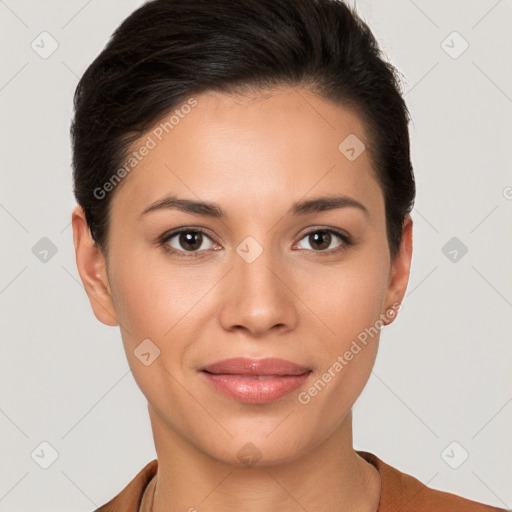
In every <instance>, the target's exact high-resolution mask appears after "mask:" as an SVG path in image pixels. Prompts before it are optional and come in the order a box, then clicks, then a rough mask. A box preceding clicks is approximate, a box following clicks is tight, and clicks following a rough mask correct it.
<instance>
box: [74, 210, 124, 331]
mask: <svg viewBox="0 0 512 512" xmlns="http://www.w3.org/2000/svg"><path fill="white" fill-rule="evenodd" d="M71 223H72V225H73V244H74V246H75V256H76V266H77V269H78V273H79V274H80V279H81V280H82V283H83V285H84V288H85V292H86V293H87V296H88V297H89V302H90V303H91V306H92V310H93V312H94V315H95V316H96V318H97V319H98V320H99V321H100V322H102V323H104V324H105V325H110V326H115V325H118V322H117V318H116V314H115V310H114V303H113V301H112V296H111V291H110V285H109V282H108V276H107V267H106V262H105V259H104V257H103V253H102V252H101V250H100V249H99V247H98V246H97V245H96V243H95V241H94V240H93V238H92V236H91V232H90V230H89V226H88V225H87V221H86V219H85V213H84V211H83V209H82V207H81V206H77V207H76V208H75V209H74V210H73V213H72V216H71Z"/></svg>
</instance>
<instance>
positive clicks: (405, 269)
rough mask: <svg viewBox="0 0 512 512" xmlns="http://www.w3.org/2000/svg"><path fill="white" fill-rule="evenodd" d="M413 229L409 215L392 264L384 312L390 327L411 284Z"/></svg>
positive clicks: (386, 322) (405, 220)
mask: <svg viewBox="0 0 512 512" xmlns="http://www.w3.org/2000/svg"><path fill="white" fill-rule="evenodd" d="M412 227H413V222H412V218H411V216H410V215H409V214H408V215H407V216H406V217H405V219H404V223H403V226H402V243H401V246H400V250H399V253H398V254H397V256H396V258H395V259H394V261H393V262H392V264H391V271H390V279H389V286H388V293H387V296H386V302H385V310H384V311H383V315H384V316H385V320H384V324H385V325H389V324H391V323H392V322H393V321H394V320H395V318H396V316H397V314H398V311H399V309H401V304H402V301H403V298H404V296H405V291H406V289H407V284H408V282H409V273H410V270H411V261H412Z"/></svg>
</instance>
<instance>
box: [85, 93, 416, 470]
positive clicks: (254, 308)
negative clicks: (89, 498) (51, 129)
mask: <svg viewBox="0 0 512 512" xmlns="http://www.w3.org/2000/svg"><path fill="white" fill-rule="evenodd" d="M194 99H195V101H191V102H189V105H193V106H192V107H191V108H185V109H181V110H180V109H179V108H178V111H179V112H178V113H177V114H175V115H176V117H175V118H173V121H172V122H170V123H169V124H167V125H160V123H158V124H157V125H155V127H154V128H152V130H150V131H149V132H148V133H147V134H146V135H144V136H143V137H141V138H140V140H139V141H138V143H137V144H135V145H134V150H135V151H138V152H137V155H138V160H137V164H136V166H134V167H133V169H132V170H131V171H130V173H129V174H128V175H127V176H126V177H125V178H124V179H123V182H122V183H121V185H118V186H119V190H117V191H116V194H115V196H114V198H113V201H112V204H111V218H110V227H109V242H108V243H109V251H110V252H109V258H108V262H107V263H108V266H107V269H106V271H107V273H106V274H102V279H103V278H104V279H105V283H106V289H107V290H108V293H105V294H103V295H101V294H96V292H95V291H94V289H93V288H89V287H88V288H87V289H88V293H89V295H90V298H91V305H92V307H93V309H94V311H95V314H96V316H97V317H98V318H99V319H100V320H101V321H103V322H104V323H108V324H109V325H115V324H116V323H119V325H120V328H121V333H122V338H123V343H124V346H125V349H126V354H127V358H128V362H129V365H130V368H131V370H132V373H133V376H134V378H135V380H136V381H137V383H138V385H139V386H140V388H141V390H142V392H143V393H144V395H145V396H146V398H147V400H148V403H149V408H150V413H151V414H152V419H153V420H155V421H158V422H159V423H160V424H162V425H165V426H166V428H167V429H168V430H169V432H171V433H172V435H173V436H179V437H180V438H181V439H182V440H185V441H188V443H190V445H192V446H193V447H194V448H196V449H199V450H200V451H202V452H203V453H206V454H209V455H211V456H213V457H215V458H217V459H219V460H223V461H225V462H228V463H230V464H241V463H242V462H241V461H242V458H241V454H243V453H244V450H245V451H247V450H249V451H250V450H254V451H255V452H257V454H258V455H257V458H261V460H262V461H263V462H267V463H277V462H279V461H287V460H292V459H293V458H295V457H299V456H300V455H301V454H304V453H306V452H307V451H308V450H310V449H311V448H313V447H314V446H316V445H318V444H319V443H321V442H322V441H324V440H326V439H327V438H329V437H330V436H331V435H332V434H333V433H334V432H335V431H336V430H337V429H340V428H341V426H342V424H343V422H344V420H346V418H347V417H348V416H347V413H348V412H349V411H350V409H351V406H352V405H353V403H354V402H355V400H356V399H357V397H358V396H359V394H360V393H361V391H362V389H363V388H364V386H365V384H366V382H367V380H368V378H369V375H370V372H371V369H372V366H373V363H374V360H375V356H376V353H377V347H378V339H379V334H378V327H380V326H382V324H386V323H390V322H391V321H392V320H393V318H394V315H395V313H396V311H397V309H396V303H399V302H400V301H401V300H402V297H403V294H404V292H405V288H406V285H407V279H408V273H409V265H410V240H411V234H410V229H409V228H410V227H411V225H410V223H408V224H407V226H408V227H407V229H406V230H405V240H406V241H408V249H407V250H406V251H403V252H402V253H401V255H400V256H399V257H398V258H397V259H396V260H395V261H394V262H393V263H392V262H391V261H390V255H389V248H388V245H387V238H386V224H385V210H384V196H383V193H382V190H381V188H380V186H379V184H378V182H377V181H376V179H375V177H374V173H373V171H372V169H371V163H370V159H369V154H368V151H366V150H364V147H363V145H362V144H366V143H367V142H366V141H367V136H366V133H365V129H364V126H363V125H362V122H361V121H360V120H359V118H358V117H357V116H356V115H355V114H353V113H351V112H350V111H349V110H346V109H344V108H343V107H340V106H336V105H334V104H332V103H330V102H329V101H327V100H324V99H321V98H319V97H317V96H315V95H313V94H311V93H309V92H307V91H306V90H305V89H292V88H282V89H276V90H275V91H273V92H272V94H268V95H266V96H261V97H260V96H258V97H256V96H251V97H250V98H248V97H244V96H236V97H235V96H232V95H231V96H230V95H227V94H221V93H214V92H209V93H204V94H201V95H198V96H197V97H195V98H194ZM169 117H170V114H169V116H166V117H165V118H164V119H163V120H162V121H163V122H164V123H165V122H166V121H168V120H169ZM164 126H165V128H164ZM167 132H168V133H167ZM148 137H149V138H148ZM347 137H348V139H347ZM344 141H345V142H344ZM340 144H341V146H340ZM144 145H146V147H147V148H148V150H147V151H145V150H142V151H140V148H141V147H142V146H144ZM142 153H144V156H142ZM132 164H133V162H132ZM168 196H173V197H174V198H177V199H183V200H189V201H194V202H206V203H209V204H210V203H215V205H217V207H218V210H221V211H222V216H217V215H212V214H211V212H210V209H207V208H206V207H205V208H203V209H196V213H194V212H192V211H184V210H182V209H180V208H177V207H176V206H174V207H168V208H165V207H161V208H153V209H152V210H151V211H148V212H146V213H144V211H145V210H147V209H148V208H149V207H151V206H152V205H155V204H156V203H157V202H159V201H161V200H163V199H164V198H166V197H168ZM331 196H346V198H349V199H350V201H357V202H358V203H360V205H361V206H357V205H356V206H354V205H351V204H349V202H347V204H346V205H345V206H341V207H340V204H337V205H335V206H336V207H333V208H326V207H321V206H320V207H318V204H317V207H316V208H315V205H314V204H313V205H312V206H311V207H303V208H297V207H296V205H297V204H299V205H300V204H301V203H306V202H309V201H312V200H314V199H318V198H324V199H325V198H327V197H331ZM168 206H169V205H168ZM170 206H172V205H170ZM324 206H325V205H324ZM294 209H295V210H297V211H294ZM178 228H180V229H181V228H186V232H185V233H182V234H181V235H180V234H179V233H178V234H175V233H172V231H173V230H177V229H178ZM198 230H200V231H202V232H203V233H202V234H201V233H198V232H197V231H198ZM337 233H340V235H338V234H337ZM164 235H165V236H167V240H164V238H165V236H164ZM344 237H346V238H344ZM98 277H100V274H98ZM107 277H108V283H107V281H106V279H107ZM95 294H96V295H95ZM109 294H111V296H110V295H109ZM93 295H94V296H93ZM393 304H395V309H394V310H392V312H391V313H387V311H388V310H389V309H390V308H392V306H393ZM107 311H108V312H110V315H111V316H108V314H107ZM112 318H115V321H113V320H112ZM376 328H377V329H376ZM148 340H150V341H148ZM357 347H359V350H358V348H357ZM240 357H241V358H250V359H261V358H279V359H284V360H287V361H290V362H293V363H295V364H297V365H300V367H302V368H303V370H304V369H305V370H307V372H306V374H305V376H303V377H300V378H299V377H297V376H296V377H290V376H289V375H288V377H286V376H281V377H279V378H275V377H274V378H273V379H272V378H271V379H268V380H266V381H265V380H260V379H257V380H254V379H247V378H243V379H241V378H235V377H229V376H228V377H211V376H210V377H208V376H207V374H206V373H205V372H204V371H202V369H203V368H204V367H205V366H208V365H211V364H212V363H215V362H217V361H221V360H225V359H231V358H240ZM267 369H268V368H267ZM220 373H222V371H221V372H220ZM232 373H240V372H236V371H233V372H232ZM270 373H271V372H270ZM285 373H286V372H285ZM289 373H290V372H288V374H289ZM300 373H304V371H301V372H300ZM218 380H223V381H224V382H227V386H228V391H226V390H225V389H224V391H222V390H220V391H219V389H218V388H217V387H216V386H215V385H214V381H218ZM265 382H266V383H265ZM315 383H316V385H315ZM292 384H293V385H292ZM257 386H259V388H258V387H257ZM287 386H288V388H294V386H298V387H295V388H294V389H292V390H291V391H288V392H287V393H284V394H283V393H280V392H279V390H280V389H282V388H285V387H287ZM288 388H287V389H288ZM229 390H231V391H229ZM247 443H252V444H251V445H248V444H247ZM244 447H245V448H244ZM248 447H249V448H248Z"/></svg>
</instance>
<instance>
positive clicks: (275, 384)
mask: <svg viewBox="0 0 512 512" xmlns="http://www.w3.org/2000/svg"><path fill="white" fill-rule="evenodd" d="M200 373H201V374H202V375H204V377H205V378H206V380H207V382H208V383H209V384H210V385H211V386H212V387H213V389H215V390H216V391H217V392H219V393H221V394H223V395H225V396H228V397H230V398H232V399H234V400H236V401H238V402H243V403H247V404H266V403H271V402H275V401H276V400H279V399H280V398H282V397H284V396H286V395H288V394H289V393H291V392H292V391H294V390H296V389H297V388H298V387H300V386H301V385H303V384H304V382H305V381H306V380H307V379H308V378H309V376H310V374H311V373H312V369H311V368H308V367H305V366H302V365H298V364H296V363H293V362H291V361H287V360H284V359H276V358H265V359H248V358H234V359H225V360H223V361H217V362H216V363H213V364H210V365H208V366H205V367H203V368H201V371H200Z"/></svg>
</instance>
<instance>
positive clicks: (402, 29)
mask: <svg viewBox="0 0 512 512" xmlns="http://www.w3.org/2000/svg"><path fill="white" fill-rule="evenodd" d="M352 3H353V1H352ZM140 4H141V2H140V1H135V0H115V1H114V0H109V1H108V2H107V1H105V0H103V1H100V0H89V1H84V0H72V1H70V0H68V1H64V0H62V1H55V0H54V1H49V0H46V1H36V0H32V1H28V0H0V34H1V35H0V51H1V71H0V108H1V119H0V126H1V138H0V141H1V148H2V159H1V180H2V184H1V190H0V222H1V230H2V239H3V240H4V242H3V243H2V245H1V249H0V250H1V261H2V265H1V268H0V307H1V334H2V345H1V359H0V364H1V367H0V379H1V385H2V387H1V404H0V413H1V414H0V431H1V445H0V446H1V449H2V454H1V457H0V460H1V462H2V464H1V479H0V510H1V511H2V512H29V511H38V512H43V511H50V510H51V511H53V512H55V511H69V510H76V511H77V512H78V511H84V512H85V511H90V510H92V509H94V508H95V507H97V506H99V505H101V504H103V503H105V502H106V501H108V500H109V499H110V498H112V497H113V496H114V495H115V494H117V493H118V492H119V491H120V490H121V489H122V488H123V487H124V486H125V485H126V484H127V483H128V481H129V480H131V479H132V478H133V477H134V476H135V474H136V473H137V472H138V471H139V470H140V469H142V467H143V466H144V465H145V464H146V463H147V462H149V461H150V460H151V459H153V458H155V457H156V453H155V451H154V446H153V440H152V435H151V430H150V424H149V419H148V417H147V409H146V401H145V399H144V397H143V395H142V393H141V392H140V391H139V389H138V387H137V385H136V384H135V382H134V380H133V377H132V374H131V372H130V370H129V368H128V364H127V361H126V356H125V354H124V351H123V347H122V343H121V337H120V333H119V331H118V328H117V327H107V326H105V325H103V324H100V323H99V322H98V321H97V320H96V318H95V317H94V315H93V313H92V310H91V308H90V305H89V302H88V299H87V296H86V294H85V292H84V290H83V288H82V285H81V282H80V279H79V276H78V272H77V270H76V265H75V259H74V250H73V243H72V230H71V226H70V218H71V211H72V208H73V206H74V205H75V201H74V198H73V195H72V183H71V166H70V161H71V153H70V144H69V135H68V132H69V123H70V119H71V114H72V110H71V109H72V94H73V91H74V89H75V87H76V84H77V81H78V78H79V77H80V76H81V74H82V73H83V72H84V71H85V69H86V67H87V66H88V64H89V63H90V62H91V61H92V60H93V58H94V57H95V56H96V55H97V54H98V53H99V51H100V50H101V49H102V47H103V45H104V43H105V42H106V40H107V39H108V37H109V36H110V34H111V33H112V31H113V30H114V29H115V28H116V27H117V26H118V24H119V23H120V22H121V21H122V20H123V19H124V18H125V17H126V16H127V15H128V14H129V13H130V12H131V11H132V10H133V9H135V8H136V7H137V6H139V5H140ZM356 5H357V8H358V11H359V12H360V14H361V15H362V16H363V18H364V19H365V20H366V21H367V22H368V23H369V25H370V27H371V28H372V30H373V31H374V33H375V35H376V36H377V37H378V39H379V41H380V43H381V46H382V48H383V50H384V51H385V53H386V55H387V56H388V57H389V59H390V60H391V61H392V62H393V64H395V65H396V66H397V67H398V68H399V69H400V71H401V72H402V73H403V74H404V76H405V79H404V84H403V87H404V91H405V98H406V101H407V104H408V106H409V109H410V111H411V114H412V117H413V124H412V125H411V138H412V159H413V164H414V168H415V175H416V180H417V186H418V196H417V201H416V208H415V209H414V211H413V213H412V217H413V219H414V256H413V264H412V270H411V277H410V282H409V287H408V291H407V295H406V299H405V301H404V307H403V310H402V311H401V312H400V314H399V316H398V319H397V321H396V322H395V323H394V324H392V325H391V326H389V327H387V328H385V329H384V331H383V332H382V336H381V346H380V350H379V355H378V358H377V363H376V365H375V368H374V372H373V375H372V376H371V378H370V381H369V383H368V385H367V387H366V388H365V390H364V391H363V394H362V395H361V397H360V399H359V401H358V402H357V404H356V406H355V407H354V416H355V422H354V431H355V435H354V437H355V447H356V448H357V449H364V450H367V451H370V452H373V453H375V454H377V456H379V457H380V458H381V459H383V460H384V461H386V462H387V463H388V464H391V465H393V466H395V467H397V468H398V469H400V470H402V471H404V472H406V473H409V474H411V475H413V476H415V477H416V478H418V479H420V480H421V481H422V482H424V483H425V484H427V485H428V486H430V487H433V488H435V489H441V490H446V491H449V492H453V493H456V494H460V495H463V496H465V497H467V498H470V499H474V500H477V501H483V502H485V503H489V504H493V505H496V506H500V507H512V484H511V483H512V462H511V461H512V439H511V435H510V432H511V431H512V429H511V427H512V403H511V402H512V379H511V372H510V362H511V355H512V343H511V341H512V339H511V338H512V337H511V326H510V324H511V322H510V320H511V311H512V279H511V276H512V271H511V261H512V260H511V255H512V216H511V210H512V175H511V172H510V170H511V156H512V152H511V143H512V116H511V113H512V67H511V62H512V60H511V48H512V41H511V39H512V36H511V33H512V30H511V18H512V1H511V0H500V1H496V0H479V1H464V2H462V1H455V0H451V1H446V0H435V1H434V0H422V1H420V0H415V1H411V0H403V1H398V0H395V1H393V2H392V1H390V0H387V1H383V0H373V1H368V0H367V1H357V2H356ZM43 31H47V32H48V33H49V34H51V36H52V37H53V38H54V39H55V40H56V41H57V42H58V45H59V46H58V48H57V50H56V51H55V52H54V53H53V54H52V55H50V56H49V57H48V58H46V59H43V58H41V57H40V56H39V54H38V53H36V52H35V51H34V50H33V49H32V48H31V43H32V41H34V40H36V43H37V41H38V36H39V34H40V33H41V32H43ZM453 31H456V32H458V33H459V34H460V36H461V37H462V38H463V39H464V40H465V41H467V42H468V43H469V47H468V48H467V50H466V51H465V52H464V53H462V54H461V55H460V56H458V57H457V58H453V56H454V55H455V54H456V53H458V52H459V51H460V49H461V48H463V46H461V45H463V44H464V42H463V40H462V39H460V38H459V37H458V36H457V35H455V36H454V35H450V34H452V32H453ZM45 37H47V36H45ZM447 38H448V39H447ZM445 40H446V42H445V43H443V41H445ZM39 44H40V45H42V43H39ZM49 47H50V46H49V40H46V43H45V48H46V49H48V48H49ZM447 52H449V53H451V54H452V56H450V55H449V53H447ZM43 237H47V238H49V239H50V240H51V241H52V243H53V244H55V246H56V248H57V253H56V254H55V255H54V256H52V257H50V255H49V256H48V257H47V261H46V262H43V261H41V260H40V259H39V258H38V257H36V255H35V254H34V253H33V251H32V248H33V247H34V246H35V245H36V243H38V241H39V240H40V239H41V238H43ZM452 237H457V239H458V240H459V241H460V243H463V244H464V245H465V246H466V247H467V249H468V252H467V254H465V255H463V256H461V254H462V253H461V252H460V251H459V252H458V255H459V256H460V257H459V258H458V260H457V261H455V262H454V261H452V260H451V259H450V258H453V256H451V255H449V254H448V257H447V256H446V255H445V254H444V253H443V247H444V246H445V244H446V243H447V242H448V241H449V240H450V239H451V238H452ZM457 243H459V242H457ZM460 243H459V245H460ZM445 252H447V251H446V250H445ZM50 254H51V253H50ZM44 441H46V442H47V443H49V444H50V445H51V446H52V447H53V448H54V449H55V450H56V452H57V453H58V458H57V459H56V460H55V462H53V464H51V465H50V467H48V469H43V468H41V467H40V464H41V463H44V462H45V460H46V462H49V461H50V457H51V451H50V449H49V448H48V447H47V446H46V445H43V446H42V447H41V446H40V445H41V443H42V442H44ZM453 441H456V442H457V443H458V444H457V445H455V449H454V451H453V452H452V451H451V448H450V449H448V454H447V452H446V451H445V449H446V447H447V446H448V445H450V443H452V442H453ZM452 447H453V445H452ZM41 450H42V451H41ZM462 450H466V451H467V452H468V453H469V458H468V459H467V460H466V461H465V462H464V463H463V464H462V465H461V466H460V467H459V468H458V469H452V468H451V467H450V466H449V465H448V464H447V462H446V461H447V460H450V462H451V463H452V465H453V464H454V461H455V462H457V461H458V460H459V459H460V457H461V453H463V452H462ZM43 453H44V456H42V454H43ZM37 454H39V457H38V456H37ZM443 454H444V455H443Z"/></svg>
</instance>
